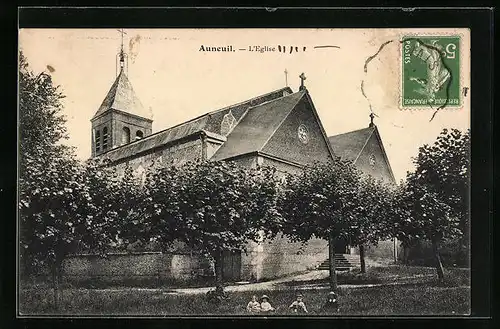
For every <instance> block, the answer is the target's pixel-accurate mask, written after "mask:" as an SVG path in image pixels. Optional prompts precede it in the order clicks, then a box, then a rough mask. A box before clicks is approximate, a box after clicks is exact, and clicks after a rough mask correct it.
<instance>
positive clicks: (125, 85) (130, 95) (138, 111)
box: [93, 70, 153, 119]
mask: <svg viewBox="0 0 500 329" xmlns="http://www.w3.org/2000/svg"><path fill="white" fill-rule="evenodd" d="M110 109H114V110H119V111H122V112H125V113H130V114H133V115H137V116H139V117H142V118H147V119H152V117H153V115H152V113H151V111H147V110H146V109H145V108H144V106H143V105H142V103H141V101H140V100H139V98H138V97H137V95H136V94H135V92H134V89H133V88H132V84H131V83H130V81H129V80H128V78H127V75H126V74H125V72H124V71H123V70H121V71H120V74H118V76H117V77H116V80H115V82H114V83H113V85H111V88H110V89H109V91H108V94H107V95H106V97H105V98H104V100H103V102H102V104H101V106H100V107H99V109H98V110H97V112H96V113H95V114H94V117H93V118H96V117H98V116H100V115H101V114H104V113H105V112H106V111H108V110H110Z"/></svg>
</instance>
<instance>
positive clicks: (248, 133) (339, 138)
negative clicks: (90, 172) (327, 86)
mask: <svg viewBox="0 0 500 329" xmlns="http://www.w3.org/2000/svg"><path fill="white" fill-rule="evenodd" d="M125 58H126V54H124V52H123V50H122V51H121V53H120V71H119V74H118V76H117V77H116V80H115V81H114V83H113V84H112V86H111V88H110V90H109V92H108V94H107V95H106V97H105V98H104V100H103V102H102V104H101V106H100V107H99V109H98V110H97V112H96V113H95V115H94V116H93V117H92V119H91V124H92V139H91V143H92V157H101V158H107V159H109V160H111V163H112V165H114V166H116V168H117V169H118V171H121V170H124V168H125V167H126V166H127V165H128V166H131V167H132V169H133V170H134V171H135V172H136V173H137V175H139V176H142V175H145V170H146V168H148V167H150V166H170V165H180V164H182V163H184V162H186V161H189V160H199V159H203V160H208V161H234V162H236V163H238V164H241V165H243V166H246V167H255V166H257V165H269V166H274V167H275V168H276V169H277V172H278V174H280V175H284V174H285V173H292V174H293V173H300V171H301V170H302V168H303V167H304V165H307V164H312V163H314V162H317V161H328V160H329V159H332V157H333V156H334V155H335V154H336V155H338V156H340V157H342V158H344V159H348V160H351V161H353V162H354V163H355V165H356V166H357V167H358V168H359V169H361V170H362V171H363V172H364V173H367V174H371V175H373V176H374V177H376V178H378V179H383V180H385V181H387V182H391V183H394V176H393V173H392V170H391V167H390V164H389V161H388V159H387V156H386V153H385V150H384V147H383V144H382V140H381V138H380V134H379V132H378V129H377V127H376V126H375V124H373V116H372V117H371V119H372V120H371V123H370V124H369V126H368V127H367V128H363V129H359V130H356V131H352V132H348V133H345V134H340V135H335V136H327V134H326V132H325V130H324V128H323V125H322V123H321V120H320V118H319V116H318V113H317V111H316V108H315V105H314V103H313V100H312V98H311V95H310V93H309V91H308V90H307V88H306V87H305V85H304V80H305V76H304V75H303V74H302V75H301V77H300V78H301V86H300V88H299V90H298V91H293V90H292V89H291V88H289V87H284V88H281V89H278V90H274V91H270V92H268V93H265V94H262V95H258V96H256V97H254V98H251V99H248V100H245V101H242V102H241V103H238V104H233V105H230V106H227V107H224V108H221V109H218V110H215V111H212V112H208V113H206V114H204V115H202V116H199V117H197V118H194V119H192V120H189V121H186V122H184V123H181V124H178V125H176V126H173V127H170V128H167V129H164V130H161V131H158V132H153V131H152V122H153V121H152V113H150V112H148V111H146V110H145V108H144V107H143V105H142V103H141V101H140V100H139V98H138V97H137V95H136V94H135V92H134V90H133V88H132V85H131V83H130V81H129V79H128V77H127V75H126V73H125V69H124V67H125ZM383 243H385V244H386V247H385V249H386V250H382V252H380V251H377V250H375V249H374V250H373V252H372V253H370V250H367V256H370V255H375V256H379V257H386V258H389V259H393V257H394V252H395V250H394V247H395V244H394V243H393V242H383ZM336 248H337V253H339V254H350V253H351V254H352V253H356V250H355V249H354V248H349V246H348V242H345V243H343V244H342V243H340V244H339V246H336ZM181 249H182V248H180V249H179V250H174V251H172V253H173V254H176V253H178V254H179V255H183V256H182V257H181V256H179V257H177V258H175V257H174V256H175V255H174V256H172V257H170V258H168V259H167V258H165V257H167V256H165V255H163V256H154V257H156V258H154V257H153V256H152V255H151V254H148V255H146V254H144V255H142V256H141V255H135V256H134V257H136V258H135V259H136V260H135V261H132V263H134V262H136V263H137V264H142V265H140V267H141V269H140V270H139V269H138V271H142V270H143V269H144V268H146V267H148V266H149V267H151V266H153V265H151V263H152V262H153V263H155V264H158V263H162V262H167V263H169V264H165V263H162V264H161V265H154V266H159V267H160V268H161V269H160V270H158V269H152V270H151V271H152V272H155V271H156V272H158V271H160V272H161V271H163V273H170V274H165V275H171V276H172V277H175V278H177V279H189V278H190V277H193V276H196V275H202V273H206V271H209V272H210V265H209V264H208V265H207V261H206V260H204V259H200V257H201V256H200V255H198V254H196V253H193V252H192V251H188V250H181ZM299 251H300V252H299ZM377 252H378V253H379V254H377ZM158 255H159V254H158ZM148 257H149V258H148ZM158 257H163V258H161V259H162V260H158V259H159V258H158ZM153 258H154V260H151V259H153ZM224 258H225V260H224V266H223V273H224V277H225V279H226V280H228V281H241V280H245V281H249V280H261V279H269V278H273V277H279V276H283V275H286V274H290V273H296V272H301V271H304V270H309V269H315V268H318V266H319V265H320V264H321V263H323V262H324V261H325V260H327V259H328V245H327V241H325V240H320V239H312V240H310V241H309V243H308V244H307V245H306V246H305V247H304V246H302V245H301V244H300V243H292V242H290V241H289V240H288V239H286V238H285V237H278V238H276V239H274V240H272V241H264V242H261V243H251V245H250V246H249V248H248V252H247V253H240V252H233V253H228V254H227V255H226V256H225V257H224ZM147 259H150V260H149V261H148V260H147ZM108 261H112V259H111V260H108ZM146 263H147V264H148V265H147V266H146V265H145V264H146ZM82 264H83V263H82ZM82 264H80V265H79V266H80V267H81V266H83V267H85V266H87V265H88V264H87V265H82ZM89 264H90V263H89ZM88 266H91V265H88ZM131 266H132V267H133V266H134V264H132V265H130V264H129V265H127V266H126V267H127V268H128V270H130V268H131ZM115 268H116V267H115ZM87 269H88V268H87ZM69 272H71V270H70V271H69ZM156 272H155V273H156Z"/></svg>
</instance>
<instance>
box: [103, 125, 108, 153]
mask: <svg viewBox="0 0 500 329" xmlns="http://www.w3.org/2000/svg"><path fill="white" fill-rule="evenodd" d="M107 148H108V127H104V129H103V130H102V149H103V150H105V149H107Z"/></svg>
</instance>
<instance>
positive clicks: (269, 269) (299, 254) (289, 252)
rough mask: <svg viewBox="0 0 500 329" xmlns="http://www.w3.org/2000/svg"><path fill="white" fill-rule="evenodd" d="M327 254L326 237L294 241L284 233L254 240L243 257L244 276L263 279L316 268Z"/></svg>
mask: <svg viewBox="0 0 500 329" xmlns="http://www.w3.org/2000/svg"><path fill="white" fill-rule="evenodd" d="M327 258H328V244H327V241H326V240H321V239H311V240H309V241H308V242H307V244H305V245H302V244H301V243H299V242H291V241H290V240H289V239H287V238H286V237H283V236H278V237H276V238H275V239H273V240H271V241H263V242H261V243H251V244H249V246H248V252H247V254H245V253H243V254H242V257H241V277H242V279H243V280H257V281H260V280H264V279H271V278H276V277H282V276H285V275H288V274H293V273H298V272H303V271H306V270H309V269H314V268H316V267H317V266H318V265H319V264H321V263H322V262H323V261H324V260H325V259H327Z"/></svg>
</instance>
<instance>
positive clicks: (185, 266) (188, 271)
mask: <svg viewBox="0 0 500 329" xmlns="http://www.w3.org/2000/svg"><path fill="white" fill-rule="evenodd" d="M211 266H212V265H211V264H210V262H209V261H208V260H207V259H206V258H205V257H203V256H199V255H197V254H189V253H186V254H181V253H161V252H142V253H116V254H109V255H108V256H107V257H106V258H101V257H99V256H96V255H76V256H72V257H69V258H68V259H67V260H66V261H65V263H64V277H65V279H66V280H68V281H70V282H78V281H87V280H92V281H100V282H106V283H124V282H131V281H134V282H144V281H150V282H158V283H164V282H173V283H174V282H181V281H188V280H194V279H197V278H200V277H202V276H205V275H207V273H211V271H212V270H211Z"/></svg>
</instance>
